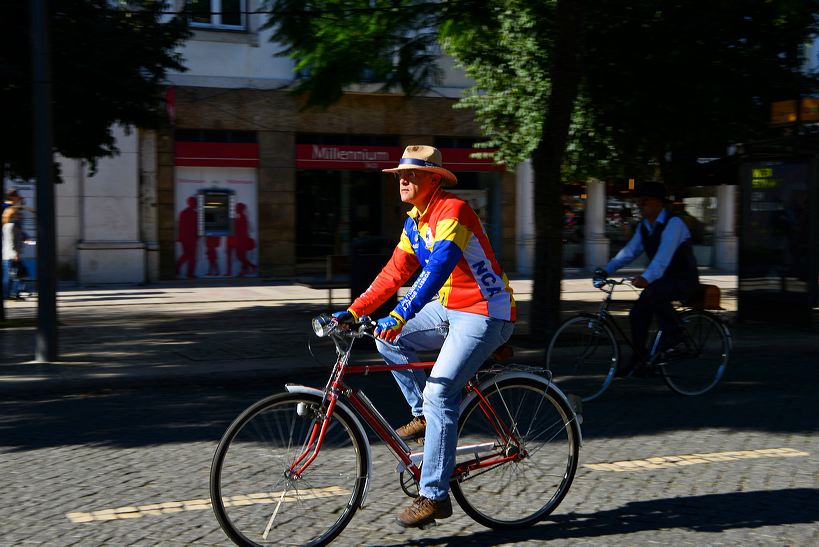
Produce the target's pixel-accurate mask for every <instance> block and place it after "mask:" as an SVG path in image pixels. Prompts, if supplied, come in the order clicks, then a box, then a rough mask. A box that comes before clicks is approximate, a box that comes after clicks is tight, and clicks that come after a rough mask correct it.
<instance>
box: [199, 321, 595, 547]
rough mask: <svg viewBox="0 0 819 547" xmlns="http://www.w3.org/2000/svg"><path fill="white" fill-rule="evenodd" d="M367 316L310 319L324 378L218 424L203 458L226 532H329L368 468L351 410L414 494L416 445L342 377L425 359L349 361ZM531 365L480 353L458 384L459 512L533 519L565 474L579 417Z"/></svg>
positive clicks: (298, 535)
mask: <svg viewBox="0 0 819 547" xmlns="http://www.w3.org/2000/svg"><path fill="white" fill-rule="evenodd" d="M373 325H374V324H373V323H372V322H371V321H369V320H366V319H365V320H363V321H360V322H358V323H356V324H354V325H348V324H342V323H338V322H337V321H336V320H334V319H333V318H331V317H329V316H326V315H322V316H319V317H316V318H315V319H313V328H314V330H315V332H316V334H317V335H319V336H327V337H330V338H331V339H332V341H333V342H334V343H335V347H336V353H337V359H336V363H335V365H334V366H333V369H332V372H331V374H330V378H329V380H328V382H327V385H326V386H325V387H324V389H323V390H322V389H317V388H312V387H306V386H302V385H296V384H288V385H287V386H286V389H287V393H281V394H278V395H273V396H271V397H267V398H265V399H263V400H261V401H259V402H257V403H255V404H254V405H252V406H251V407H249V408H248V409H247V410H245V411H244V412H243V413H242V414H240V415H239V417H237V418H236V420H234V422H233V423H232V424H231V425H230V427H228V429H227V432H226V433H225V435H224V436H223V437H222V440H221V442H220V443H219V446H218V448H217V449H216V454H215V455H214V458H213V464H212V466H211V474H210V495H211V501H212V504H213V509H214V512H215V513H216V518H217V519H218V521H219V524H220V525H221V527H222V529H223V530H224V531H225V533H226V534H227V535H228V536H229V537H230V539H231V540H233V541H234V542H235V543H236V544H238V545H325V544H327V543H329V542H330V541H332V540H333V539H334V538H335V537H336V536H338V534H340V533H341V531H342V530H343V529H344V527H345V526H346V525H347V524H348V523H349V522H350V519H352V517H353V515H354V513H355V512H356V510H357V509H358V508H360V507H362V506H363V505H364V502H365V500H366V496H367V488H368V486H369V482H370V477H371V476H372V453H371V449H370V442H369V440H368V438H367V434H366V432H365V430H364V427H363V425H362V421H363V422H364V423H366V424H368V425H369V426H370V427H371V428H372V429H373V431H374V432H375V434H376V435H377V436H378V437H379V438H381V439H382V440H383V441H384V443H386V446H387V447H388V448H389V450H390V451H391V452H392V453H393V454H394V455H395V457H396V458H397V459H398V462H399V464H398V468H397V471H398V473H399V480H400V484H401V488H402V490H403V491H404V492H405V493H406V494H407V495H409V496H416V495H417V493H418V480H419V478H420V474H421V471H420V470H421V466H422V465H423V462H422V458H423V451H420V452H415V453H413V451H412V450H411V449H410V447H409V446H408V445H407V443H405V442H404V441H403V440H401V438H399V437H398V435H397V434H396V433H395V431H394V429H393V428H392V426H390V424H389V423H387V421H386V419H385V418H384V417H383V416H382V414H381V413H380V412H379V411H378V410H377V409H376V408H375V407H374V406H373V404H372V403H371V402H370V400H369V399H368V398H367V396H366V395H365V394H364V393H363V392H362V391H361V390H358V389H354V388H351V387H349V386H347V385H346V384H345V383H344V377H345V376H346V375H350V374H369V373H375V372H387V371H391V370H396V369H415V368H420V369H429V368H432V366H433V365H434V362H419V363H410V364H407V365H401V366H393V365H386V364H378V365H362V364H358V365H357V364H350V363H349V362H348V361H349V358H350V351H351V350H352V347H353V344H354V342H355V341H356V340H357V339H359V338H362V337H364V336H370V337H371V336H372V329H373ZM543 372H544V371H543V370H542V369H535V368H532V367H526V366H522V365H512V364H508V365H497V364H492V365H490V366H488V367H484V368H482V369H481V370H480V371H479V372H478V373H477V375H476V376H475V377H474V378H473V379H471V380H470V381H469V382H468V383H467V385H466V394H465V396H464V398H463V401H462V403H461V417H460V421H459V431H458V446H457V449H456V454H457V456H456V465H455V470H454V472H453V474H452V478H451V479H450V480H451V483H450V485H451V490H452V494H453V495H454V496H455V499H456V500H457V502H458V504H459V505H460V506H461V508H462V509H463V510H464V512H466V513H467V514H468V515H469V516H470V517H472V518H473V519H474V520H476V521H477V522H479V523H481V524H483V525H485V526H488V527H490V528H495V529H506V528H517V527H523V526H530V525H532V524H535V523H536V522H539V521H540V520H542V519H544V518H545V517H546V516H547V515H549V514H550V513H551V512H552V511H554V509H555V508H556V507H557V506H558V505H559V504H560V502H561V501H562V500H563V498H564V496H565V495H566V493H567V492H568V490H569V487H570V486H571V483H572V480H573V479H574V474H575V470H576V468H577V460H578V452H579V448H580V444H581V432H580V418H579V415H578V414H576V413H575V410H574V408H573V406H572V404H571V403H570V402H569V400H568V399H567V398H566V396H565V395H564V394H563V393H562V392H561V391H560V390H559V389H558V388H557V387H556V386H555V385H554V384H553V383H552V382H551V381H550V380H548V379H547V378H545V377H544V376H542V375H541V374H542V373H543Z"/></svg>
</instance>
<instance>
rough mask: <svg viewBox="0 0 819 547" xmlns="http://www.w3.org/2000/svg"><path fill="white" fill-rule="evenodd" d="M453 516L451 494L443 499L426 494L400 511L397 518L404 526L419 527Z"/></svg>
mask: <svg viewBox="0 0 819 547" xmlns="http://www.w3.org/2000/svg"><path fill="white" fill-rule="evenodd" d="M451 516H452V501H450V499H449V496H447V497H446V498H444V499H442V500H441V501H433V500H431V499H429V498H425V497H424V496H418V497H417V498H415V501H413V502H412V505H410V506H409V507H407V508H406V509H404V510H403V511H401V512H400V513H398V516H397V517H395V520H396V521H397V522H398V524H399V525H401V526H403V527H404V528H418V527H421V526H424V525H425V524H429V523H431V522H432V521H434V520H435V519H445V518H447V517H451Z"/></svg>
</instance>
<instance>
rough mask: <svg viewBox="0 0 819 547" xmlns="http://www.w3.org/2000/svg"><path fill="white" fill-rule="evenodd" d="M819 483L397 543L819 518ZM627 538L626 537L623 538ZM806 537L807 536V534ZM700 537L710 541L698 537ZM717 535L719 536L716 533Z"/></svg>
mask: <svg viewBox="0 0 819 547" xmlns="http://www.w3.org/2000/svg"><path fill="white" fill-rule="evenodd" d="M818 505H819V489H815V488H794V489H782V490H764V491H755V492H738V493H727V494H709V495H704V496H689V497H680V498H665V499H656V500H648V501H640V502H633V503H627V504H626V505H624V506H622V507H618V508H617V509H612V510H610V511H601V512H598V513H569V514H565V515H557V516H553V517H549V519H548V520H547V522H546V523H543V524H539V525H537V526H534V527H532V528H526V529H523V530H509V531H494V530H486V531H481V532H477V533H474V534H471V535H463V534H461V535H458V536H447V537H438V538H434V539H428V540H419V541H412V542H409V543H401V544H396V545H395V547H397V545H415V546H419V547H421V546H432V545H483V546H490V545H504V544H507V543H519V542H526V541H537V542H538V543H540V542H543V541H549V540H558V539H564V540H565V539H568V540H572V539H585V540H588V539H592V538H597V539H600V540H602V541H603V542H605V537H606V536H610V535H611V536H614V535H616V536H622V535H623V534H629V533H637V532H646V531H652V530H660V529H668V528H676V529H684V530H690V531H692V532H701V533H702V532H704V533H714V534H718V533H720V532H723V531H725V530H732V529H741V528H761V527H767V526H780V525H787V524H806V523H812V522H819V514H817V512H816V510H815V508H816V507H817V506H818ZM620 539H622V538H620ZM805 539H807V538H805ZM697 541H698V542H708V539H707V538H704V537H698V539H697ZM714 541H719V539H718V538H716V537H715V538H714Z"/></svg>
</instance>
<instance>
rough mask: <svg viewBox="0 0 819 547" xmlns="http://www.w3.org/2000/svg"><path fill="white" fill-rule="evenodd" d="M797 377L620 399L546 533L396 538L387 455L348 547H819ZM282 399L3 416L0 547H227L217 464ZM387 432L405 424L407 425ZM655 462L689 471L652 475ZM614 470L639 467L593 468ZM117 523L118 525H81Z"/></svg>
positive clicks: (131, 393)
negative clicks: (251, 417) (242, 422)
mask: <svg viewBox="0 0 819 547" xmlns="http://www.w3.org/2000/svg"><path fill="white" fill-rule="evenodd" d="M800 370H801V372H802V373H804V374H806V375H807V374H808V372H809V370H808V367H804V366H803V367H800V368H799V370H791V375H790V377H787V378H783V379H785V380H788V381H787V384H785V385H782V384H780V386H779V389H776V390H769V389H768V387H767V385H766V383H765V382H762V381H760V380H761V379H760V378H755V377H754V375H753V374H751V373H750V372H751V369H750V367H749V369H746V370H745V371H736V372H735V373H734V374H732V379H730V380H729V381H728V382H727V383H726V384H725V385H723V386H721V387H720V389H718V390H717V391H716V392H715V393H713V394H712V395H710V396H707V397H704V398H699V399H687V398H682V397H679V396H674V395H673V394H671V393H670V392H669V391H668V390H667V389H666V388H665V386H663V385H660V384H659V383H657V384H654V383H648V382H645V381H641V382H638V381H633V382H631V383H630V384H627V383H626V382H621V383H620V384H619V385H615V386H613V388H612V389H611V391H610V392H609V393H607V394H606V396H604V397H603V399H601V400H599V401H595V402H593V403H589V404H587V406H586V411H585V423H584V427H583V430H584V436H585V445H584V447H583V449H582V451H581V466H580V468H579V469H578V473H577V477H576V479H575V482H574V485H573V486H572V489H571V490H570V492H569V495H568V496H567V498H566V499H565V500H564V502H563V503H562V505H561V506H560V507H559V508H558V509H557V511H556V512H555V513H554V514H553V515H552V517H551V518H550V519H548V520H547V521H545V522H544V523H542V524H540V525H538V526H535V527H533V528H531V529H526V530H522V531H518V532H505V533H501V532H493V531H490V530H487V529H485V528H483V527H481V526H480V525H478V524H476V523H474V522H473V521H471V520H470V519H469V517H467V516H466V515H464V514H463V513H462V512H461V511H460V510H459V509H457V508H456V509H455V515H454V516H453V517H452V518H451V519H448V520H445V521H441V522H440V524H439V526H436V527H433V528H431V529H428V530H423V531H419V530H412V531H406V530H402V529H400V528H399V527H398V526H397V525H395V524H394V523H393V521H392V519H393V515H394V514H395V513H396V512H397V511H398V510H400V509H401V508H403V506H404V505H406V504H407V503H408V502H409V498H406V497H405V496H404V495H403V494H402V493H401V491H400V488H399V485H398V480H397V475H396V474H395V471H394V469H395V463H394V460H393V458H392V456H391V455H389V454H388V452H387V451H386V449H385V448H384V447H383V446H380V445H379V446H376V447H375V449H374V458H375V463H374V481H373V484H372V487H371V490H370V494H369V498H368V504H367V506H366V507H365V508H364V509H363V510H361V511H359V512H358V513H357V514H356V516H355V517H354V518H353V521H352V523H351V525H350V526H349V527H348V528H347V529H346V530H345V531H344V532H343V533H342V535H341V536H340V538H339V539H338V540H337V544H339V545H407V544H412V545H463V544H470V545H501V544H502V545H531V544H537V543H540V542H542V541H546V540H549V541H550V543H554V544H557V545H562V544H567V545H568V544H570V543H571V544H572V545H575V544H589V545H598V544H607V545H639V544H649V543H662V544H674V545H686V544H691V545H702V544H711V545H715V544H733V545H736V544H771V545H782V544H790V545H808V544H816V543H817V541H819V527H817V526H816V524H817V520H819V516H818V515H817V513H816V511H815V508H816V507H817V504H819V477H818V476H817V469H819V458H817V455H816V454H817V442H816V427H815V426H816V414H815V399H814V398H813V393H812V389H811V388H810V384H809V382H808V381H807V380H808V377H807V376H802V374H801V373H800ZM321 379H322V378H321V377H319V376H317V375H310V376H308V377H305V378H302V380H303V381H305V382H307V383H313V384H317V383H320V381H321ZM365 384H366V385H365V386H364V387H365V389H366V391H367V392H368V394H369V395H370V397H371V398H372V399H373V400H374V402H375V403H376V405H378V406H380V407H381V408H382V409H385V410H386V409H389V408H390V402H391V401H395V400H396V399H395V397H396V395H397V390H396V388H395V386H393V385H392V380H391V378H389V376H384V375H380V376H379V377H372V378H368V379H366V382H365ZM280 385H281V382H276V381H271V386H270V387H269V388H268V387H259V386H254V387H251V388H246V387H243V386H241V385H237V384H229V385H204V386H203V385H194V386H190V385H177V386H163V387H161V388H158V389H150V390H148V389H126V390H116V391H110V392H107V391H102V392H91V393H79V394H73V395H66V396H61V397H53V398H47V399H31V400H21V401H6V402H4V403H3V404H2V416H3V418H2V421H1V422H0V423H1V424H2V425H1V426H0V427H2V430H3V432H4V434H3V437H2V438H3V448H2V450H3V452H2V474H3V477H4V478H5V482H6V485H5V488H4V489H3V491H2V495H0V497H2V503H3V506H4V507H7V508H9V509H8V510H7V511H6V513H5V516H4V518H3V519H2V520H3V529H4V533H3V536H4V539H3V541H2V543H3V544H7V545H18V544H22V543H26V542H29V543H35V544H41V543H43V544H52V545H71V544H78V545H101V544H108V545H126V544H127V545H224V544H227V543H228V542H227V541H226V539H225V536H224V535H223V534H222V532H221V530H220V529H219V528H218V525H217V523H216V520H215V518H214V516H213V514H212V512H211V510H210V507H209V503H208V494H207V484H208V482H207V481H208V470H209V466H210V459H211V457H212V454H213V451H214V449H215V446H216V442H217V440H218V438H219V436H220V435H221V433H222V432H223V430H224V428H225V427H226V425H227V423H228V422H229V421H230V420H231V419H232V417H233V416H235V415H236V414H238V412H239V411H240V410H241V409H242V408H243V407H244V406H246V405H248V404H249V403H250V402H252V401H254V400H255V399H257V398H260V397H261V396H264V395H266V394H267V393H268V392H270V391H275V390H278V389H279V386H280ZM388 417H389V418H390V419H391V420H392V421H394V422H395V423H400V422H401V420H402V419H403V416H402V409H400V408H398V409H396V408H392V412H391V413H390V415H388ZM692 454H695V455H697V456H690V455H692ZM652 458H666V460H667V461H672V460H679V461H677V462H676V463H674V464H673V465H670V464H669V465H667V466H662V465H657V464H654V467H652V465H651V459H652ZM646 460H648V461H646ZM612 462H628V463H621V464H619V465H617V466H609V467H611V469H603V468H602V467H606V466H598V465H596V464H606V463H612ZM157 504H165V505H164V507H163V508H162V509H163V510H161V511H158V510H156V509H157V507H156V505H157ZM127 508H131V509H130V510H129V509H127ZM133 508H141V511H140V512H134V509H133ZM146 508H147V509H150V508H154V509H155V510H154V511H153V513H151V511H150V510H147V511H146V510H145V509H146ZM116 509H118V510H119V512H115V511H112V510H116ZM106 511H107V512H108V513H109V514H110V517H106V518H110V520H101V521H94V522H73V521H72V519H71V518H70V515H71V514H72V513H91V512H96V513H97V514H101V513H100V512H103V513H104V512H106Z"/></svg>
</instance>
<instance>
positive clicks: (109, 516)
mask: <svg viewBox="0 0 819 547" xmlns="http://www.w3.org/2000/svg"><path fill="white" fill-rule="evenodd" d="M350 494H351V492H350V490H347V489H346V488H341V487H339V486H328V487H326V488H309V489H304V490H298V491H296V490H290V491H288V492H287V493H286V494H285V496H284V499H285V500H287V499H295V498H296V497H298V498H299V499H300V500H305V499H319V498H329V497H333V496H349V495H350ZM281 497H282V493H281V492H259V493H254V494H243V495H238V496H224V497H223V498H222V500H223V503H224V505H225V507H239V506H244V505H256V504H261V503H276V502H278V501H279V499H280V498H281ZM210 508H211V503H210V500H209V499H198V500H186V501H166V502H163V503H151V504H148V505H138V506H126V507H116V508H114V509H100V510H98V511H91V512H90V513H81V512H73V513H66V515H65V516H66V517H68V519H69V520H70V521H71V522H75V523H81V522H95V521H101V520H120V519H137V518H140V517H147V516H157V515H164V514H168V513H179V512H181V511H201V510H203V509H210Z"/></svg>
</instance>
